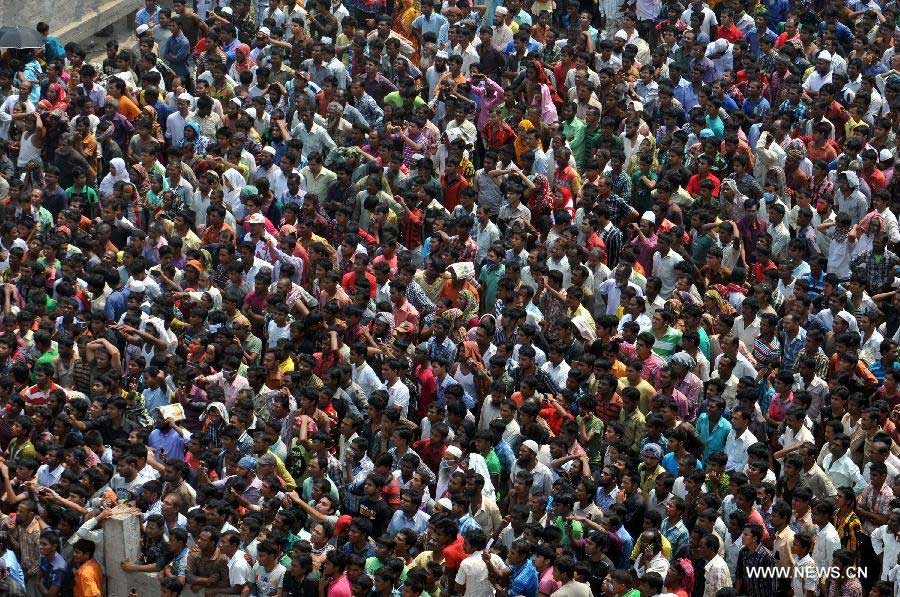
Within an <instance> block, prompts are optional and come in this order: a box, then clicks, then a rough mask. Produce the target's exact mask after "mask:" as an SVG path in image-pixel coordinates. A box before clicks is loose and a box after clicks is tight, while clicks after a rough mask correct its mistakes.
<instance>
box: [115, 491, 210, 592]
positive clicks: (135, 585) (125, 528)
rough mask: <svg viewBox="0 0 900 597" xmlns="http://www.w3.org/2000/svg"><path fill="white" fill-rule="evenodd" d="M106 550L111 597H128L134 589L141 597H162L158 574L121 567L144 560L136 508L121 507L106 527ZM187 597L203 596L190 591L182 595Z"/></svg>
mask: <svg viewBox="0 0 900 597" xmlns="http://www.w3.org/2000/svg"><path fill="white" fill-rule="evenodd" d="M103 549H104V556H105V558H106V571H107V573H106V574H107V576H106V579H107V580H106V595H107V597H128V596H129V595H130V593H131V590H132V589H134V590H135V591H137V594H138V597H159V595H160V590H159V580H158V579H157V576H156V574H153V573H147V572H124V571H123V570H122V568H121V566H120V565H119V564H121V563H122V562H123V561H124V560H126V559H129V560H131V561H132V562H138V561H140V557H141V522H140V515H139V514H137V513H136V511H135V510H134V509H132V508H128V507H124V506H120V507H117V508H116V509H115V510H114V511H113V515H112V517H111V518H110V519H109V520H107V521H106V522H105V523H104V525H103ZM182 595H183V596H184V597H202V592H201V593H194V592H193V591H191V590H190V588H187V587H186V588H185V590H184V592H182Z"/></svg>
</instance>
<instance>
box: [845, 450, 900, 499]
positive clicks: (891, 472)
mask: <svg viewBox="0 0 900 597" xmlns="http://www.w3.org/2000/svg"><path fill="white" fill-rule="evenodd" d="M891 456H893V454H892V455H891ZM884 466H886V467H887V480H886V481H885V483H886V484H888V485H893V483H894V477H896V476H897V474H898V473H900V470H897V467H896V466H894V465H893V464H891V462H890V459H888V460H886V461H885V462H884ZM871 470H872V463H871V462H867V463H866V467H865V468H864V469H863V472H862V486H861V487H860V488H859V490H857V492H856V493H857V494H860V493H862V490H863V488H864V487H865V486H866V485H868V484H869V483H871V482H872V480H871V478H870V477H869V472H870V471H871ZM835 487H836V486H835Z"/></svg>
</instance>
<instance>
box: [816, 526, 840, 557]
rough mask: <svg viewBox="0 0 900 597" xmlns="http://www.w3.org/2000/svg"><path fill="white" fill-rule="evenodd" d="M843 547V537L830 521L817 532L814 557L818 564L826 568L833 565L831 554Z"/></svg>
mask: <svg viewBox="0 0 900 597" xmlns="http://www.w3.org/2000/svg"><path fill="white" fill-rule="evenodd" d="M840 548H841V538H840V537H839V536H838V533H837V530H835V528H834V525H833V524H831V523H830V522H829V523H827V524H826V525H825V526H824V527H822V528H821V529H819V532H818V533H817V534H816V543H815V546H814V547H813V550H812V554H811V555H812V559H813V561H815V563H816V566H818V567H820V568H826V567H828V566H831V556H832V555H833V554H834V552H835V550H837V549H840Z"/></svg>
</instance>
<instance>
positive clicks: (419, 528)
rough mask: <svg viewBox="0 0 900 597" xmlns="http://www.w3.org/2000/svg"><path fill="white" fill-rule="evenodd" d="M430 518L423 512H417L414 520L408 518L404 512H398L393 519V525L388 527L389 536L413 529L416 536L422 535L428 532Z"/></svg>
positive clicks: (413, 517)
mask: <svg viewBox="0 0 900 597" xmlns="http://www.w3.org/2000/svg"><path fill="white" fill-rule="evenodd" d="M429 518H431V517H430V516H428V514H426V513H425V512H423V511H421V510H416V513H415V514H413V515H412V518H410V517H408V516H406V514H404V512H403V510H397V511H396V512H394V516H392V517H391V523H390V524H389V525H388V528H387V532H388V534H389V535H393V534H395V533H397V532H398V531H400V530H402V529H412V531H413V532H414V533H415V534H416V535H422V534H424V533H425V531H426V530H428V519H429Z"/></svg>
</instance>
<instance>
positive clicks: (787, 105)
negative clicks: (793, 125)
mask: <svg viewBox="0 0 900 597" xmlns="http://www.w3.org/2000/svg"><path fill="white" fill-rule="evenodd" d="M778 109H779V110H780V111H782V112H793V113H794V122H800V121H801V120H805V119H806V113H807V112H808V111H809V107H808V106H807V105H806V104H805V103H803V102H800V103H798V104H797V105H794V104H792V103H791V100H784V101H783V102H781V106H779V107H778Z"/></svg>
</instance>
